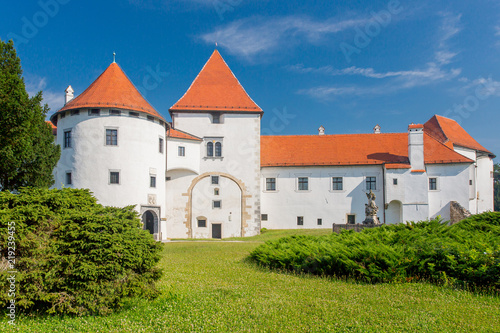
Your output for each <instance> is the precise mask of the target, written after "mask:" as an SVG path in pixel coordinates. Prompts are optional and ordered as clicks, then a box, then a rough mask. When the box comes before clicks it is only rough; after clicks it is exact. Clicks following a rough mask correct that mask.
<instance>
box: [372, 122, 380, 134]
mask: <svg viewBox="0 0 500 333" xmlns="http://www.w3.org/2000/svg"><path fill="white" fill-rule="evenodd" d="M373 133H375V134H380V125H379V124H377V125H375V127H374V128H373Z"/></svg>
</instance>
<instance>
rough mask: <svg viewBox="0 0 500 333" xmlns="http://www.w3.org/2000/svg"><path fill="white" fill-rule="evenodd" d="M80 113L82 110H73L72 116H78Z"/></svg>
mask: <svg viewBox="0 0 500 333" xmlns="http://www.w3.org/2000/svg"><path fill="white" fill-rule="evenodd" d="M79 114H80V110H71V115H72V116H78V115H79Z"/></svg>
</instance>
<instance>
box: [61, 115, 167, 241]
mask: <svg viewBox="0 0 500 333" xmlns="http://www.w3.org/2000/svg"><path fill="white" fill-rule="evenodd" d="M70 113H71V112H70V111H67V112H66V116H65V117H64V118H60V117H59V119H58V123H57V143H58V144H59V145H61V147H62V149H61V150H62V153H61V159H60V161H59V163H58V165H57V167H56V174H57V179H56V186H57V187H62V186H65V187H75V188H88V189H90V190H91V191H92V192H93V193H94V195H95V196H96V198H97V199H98V201H99V202H100V203H101V204H103V205H106V206H117V207H124V206H127V205H136V207H135V209H136V210H137V211H138V212H141V206H147V207H156V208H157V209H158V208H159V211H160V216H159V217H158V218H159V219H160V218H161V217H163V216H164V213H165V191H164V189H165V159H166V156H165V152H163V153H160V152H159V138H163V140H164V145H165V128H164V126H163V125H161V124H160V123H159V121H158V120H155V122H152V121H149V120H147V119H146V117H145V115H142V114H141V117H140V118H135V117H130V116H128V115H127V113H126V112H124V111H122V115H121V116H114V115H109V113H108V110H106V109H101V115H100V116H89V115H88V112H87V110H86V109H81V110H80V114H79V115H73V116H71V115H70ZM107 128H109V129H117V130H118V145H117V146H107V145H106V129H107ZM69 129H71V135H72V147H71V148H63V147H64V142H63V141H64V131H66V130H69ZM110 170H112V171H119V172H120V184H110V183H109V172H110ZM66 172H71V173H72V183H73V184H72V185H67V184H66V180H65V177H66ZM150 175H156V188H152V187H150ZM159 222H160V221H159ZM159 234H161V237H162V238H163V239H166V237H167V235H166V228H165V225H164V223H161V222H160V228H159Z"/></svg>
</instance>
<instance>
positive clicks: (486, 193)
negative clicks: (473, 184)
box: [477, 156, 494, 213]
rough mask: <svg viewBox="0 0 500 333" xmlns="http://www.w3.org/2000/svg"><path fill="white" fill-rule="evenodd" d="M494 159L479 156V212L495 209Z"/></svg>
mask: <svg viewBox="0 0 500 333" xmlns="http://www.w3.org/2000/svg"><path fill="white" fill-rule="evenodd" d="M492 172H493V159H491V158H490V157H488V156H479V157H478V158H477V194H478V198H477V213H482V212H485V211H493V210H494V207H493V202H494V201H493V180H494V178H493V177H492Z"/></svg>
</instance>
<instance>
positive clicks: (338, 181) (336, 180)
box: [332, 177, 344, 191]
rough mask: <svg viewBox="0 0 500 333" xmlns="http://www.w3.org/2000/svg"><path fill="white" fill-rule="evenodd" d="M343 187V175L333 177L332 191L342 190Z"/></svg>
mask: <svg viewBox="0 0 500 333" xmlns="http://www.w3.org/2000/svg"><path fill="white" fill-rule="evenodd" d="M343 187H344V186H343V181H342V177H332V191H342V190H343Z"/></svg>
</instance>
